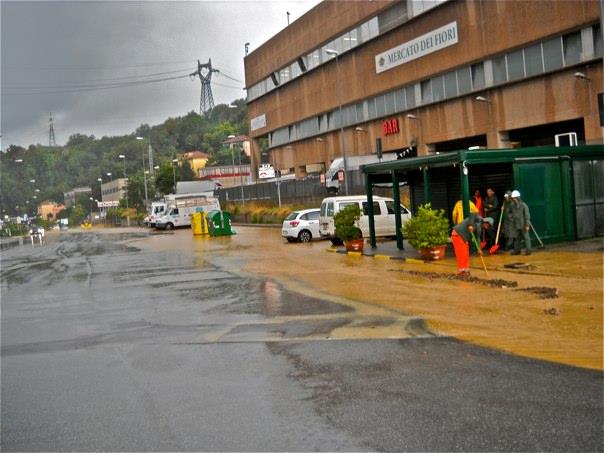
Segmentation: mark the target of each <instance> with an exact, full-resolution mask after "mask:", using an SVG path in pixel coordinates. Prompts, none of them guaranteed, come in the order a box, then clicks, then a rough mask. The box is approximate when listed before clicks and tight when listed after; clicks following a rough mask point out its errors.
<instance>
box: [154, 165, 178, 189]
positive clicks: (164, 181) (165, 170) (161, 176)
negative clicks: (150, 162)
mask: <svg viewBox="0 0 604 453" xmlns="http://www.w3.org/2000/svg"><path fill="white" fill-rule="evenodd" d="M177 176H178V175H177ZM176 179H177V180H178V178H176ZM155 187H156V188H157V190H158V192H159V193H161V194H163V195H165V194H168V193H174V173H173V169H172V162H171V161H168V162H164V163H162V164H161V165H160V167H159V170H157V171H156V172H155Z"/></svg>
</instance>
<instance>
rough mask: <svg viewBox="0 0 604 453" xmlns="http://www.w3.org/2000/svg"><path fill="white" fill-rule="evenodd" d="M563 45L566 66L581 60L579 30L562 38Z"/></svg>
mask: <svg viewBox="0 0 604 453" xmlns="http://www.w3.org/2000/svg"><path fill="white" fill-rule="evenodd" d="M562 42H563V47H564V64H565V65H566V66H569V65H572V64H575V63H579V62H580V61H581V51H582V47H581V32H576V33H571V34H570V35H566V36H564V37H563V38H562Z"/></svg>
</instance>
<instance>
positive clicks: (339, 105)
mask: <svg viewBox="0 0 604 453" xmlns="http://www.w3.org/2000/svg"><path fill="white" fill-rule="evenodd" d="M325 53H326V54H328V55H333V56H335V57H336V91H337V96H338V112H339V116H340V148H341V150H342V161H343V164H344V195H348V175H347V174H346V150H345V149H344V118H342V95H341V93H340V91H341V87H340V61H339V59H338V56H339V55H340V52H338V51H337V50H333V49H325Z"/></svg>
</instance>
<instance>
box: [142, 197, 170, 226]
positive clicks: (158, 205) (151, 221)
mask: <svg viewBox="0 0 604 453" xmlns="http://www.w3.org/2000/svg"><path fill="white" fill-rule="evenodd" d="M167 207H168V206H167V205H166V202H165V201H154V202H152V203H151V207H150V208H149V215H147V217H145V218H144V219H143V224H145V226H150V227H154V226H155V222H156V220H157V219H158V218H159V217H161V216H162V215H164V213H165V212H166V208H167Z"/></svg>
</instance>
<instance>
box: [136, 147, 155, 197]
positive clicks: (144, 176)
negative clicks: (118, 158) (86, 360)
mask: <svg viewBox="0 0 604 453" xmlns="http://www.w3.org/2000/svg"><path fill="white" fill-rule="evenodd" d="M136 139H137V140H144V138H143V137H136ZM147 174H150V175H153V154H152V150H151V136H149V171H146V170H145V150H144V149H143V180H144V182H145V207H147V206H148V205H149V193H148V190H147Z"/></svg>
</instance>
